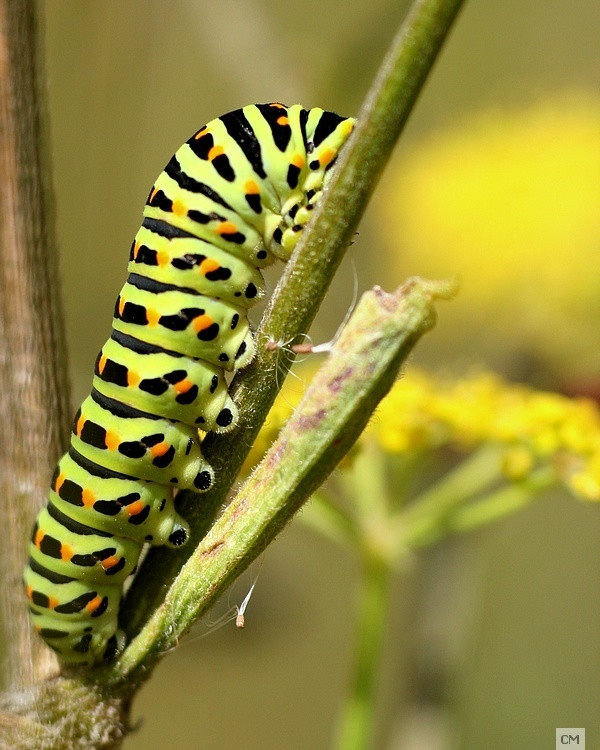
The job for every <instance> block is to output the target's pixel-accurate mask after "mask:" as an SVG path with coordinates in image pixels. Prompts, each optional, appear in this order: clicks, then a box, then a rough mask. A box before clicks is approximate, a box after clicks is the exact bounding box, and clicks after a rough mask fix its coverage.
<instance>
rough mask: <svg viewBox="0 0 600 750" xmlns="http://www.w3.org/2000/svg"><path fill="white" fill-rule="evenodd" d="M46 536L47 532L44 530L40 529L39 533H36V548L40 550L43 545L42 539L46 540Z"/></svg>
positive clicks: (34, 540) (34, 539) (34, 541)
mask: <svg viewBox="0 0 600 750" xmlns="http://www.w3.org/2000/svg"><path fill="white" fill-rule="evenodd" d="M45 536H46V533H45V531H44V530H43V529H38V530H37V531H36V532H35V536H34V538H33V543H34V544H35V546H36V547H37V548H38V549H39V548H40V544H41V543H42V539H43V538H44V537H45Z"/></svg>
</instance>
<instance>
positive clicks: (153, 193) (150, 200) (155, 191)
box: [148, 187, 158, 203]
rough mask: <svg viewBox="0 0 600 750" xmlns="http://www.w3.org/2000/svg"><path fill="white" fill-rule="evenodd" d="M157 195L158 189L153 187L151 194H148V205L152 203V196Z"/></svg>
mask: <svg viewBox="0 0 600 750" xmlns="http://www.w3.org/2000/svg"><path fill="white" fill-rule="evenodd" d="M157 193H158V188H157V187H153V188H152V192H151V193H150V197H149V198H148V203H152V201H153V200H154V196H155V195H156V194H157Z"/></svg>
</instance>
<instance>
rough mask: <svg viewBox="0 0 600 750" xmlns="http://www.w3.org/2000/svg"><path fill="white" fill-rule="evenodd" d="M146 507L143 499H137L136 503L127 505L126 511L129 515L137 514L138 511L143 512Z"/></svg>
mask: <svg viewBox="0 0 600 750" xmlns="http://www.w3.org/2000/svg"><path fill="white" fill-rule="evenodd" d="M144 507H145V505H144V503H143V502H142V501H141V500H136V501H135V503H131V504H130V505H126V506H125V513H127V515H128V516H137V514H138V513H141V512H142V511H143V510H144Z"/></svg>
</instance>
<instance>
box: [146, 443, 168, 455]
mask: <svg viewBox="0 0 600 750" xmlns="http://www.w3.org/2000/svg"><path fill="white" fill-rule="evenodd" d="M168 450H169V444H168V443H165V442H163V443H157V444H156V445H153V446H152V448H150V453H151V454H152V455H153V456H164V455H165V453H166V452H167V451H168Z"/></svg>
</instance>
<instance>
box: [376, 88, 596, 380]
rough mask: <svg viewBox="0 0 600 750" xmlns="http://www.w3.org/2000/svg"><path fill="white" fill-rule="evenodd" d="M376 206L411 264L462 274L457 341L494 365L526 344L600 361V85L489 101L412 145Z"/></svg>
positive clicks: (584, 364) (449, 341)
mask: <svg viewBox="0 0 600 750" xmlns="http://www.w3.org/2000/svg"><path fill="white" fill-rule="evenodd" d="M377 209H378V210H379V212H380V216H381V219H382V221H381V222H380V223H379V226H380V227H382V229H383V230H384V231H383V232H382V237H383V242H384V243H385V246H386V247H387V249H388V251H389V253H388V257H389V258H390V259H391V260H390V261H389V262H391V263H394V264H395V265H396V267H397V269H398V271H399V273H400V274H401V275H413V274H419V275H423V276H425V277H431V278H444V277H446V276H449V275H452V274H457V273H458V274H459V275H460V277H461V280H462V281H461V294H460V297H459V298H458V299H457V301H456V302H455V303H454V304H453V305H452V310H448V314H447V315H445V321H444V331H443V334H444V337H445V340H446V345H447V349H448V348H450V347H451V346H452V345H453V342H457V341H460V344H459V346H460V351H461V352H462V353H463V354H464V353H465V348H468V347H470V348H471V352H469V354H470V355H471V356H473V354H480V355H481V357H482V358H483V359H484V360H487V361H488V362H489V361H493V362H495V363H496V364H495V366H497V365H498V363H499V361H500V363H501V364H502V366H504V365H503V363H502V358H503V357H508V358H509V359H510V358H511V357H515V356H517V355H518V354H522V353H523V352H526V353H528V354H533V355H534V356H535V357H536V358H537V359H540V360H542V361H544V362H549V363H551V364H552V366H553V367H554V368H555V370H556V371H557V372H564V373H565V374H566V373H567V367H568V373H569V375H573V374H578V375H590V374H592V373H596V372H597V371H598V368H599V367H600V337H599V336H598V325H597V321H598V318H599V316H600V275H599V274H598V268H599V266H600V263H599V260H600V98H598V96H597V94H591V93H589V94H584V93H579V94H577V93H573V92H570V93H569V92H567V93H562V94H556V95H555V96H553V97H551V98H548V99H546V100H541V101H539V102H537V103H534V104H532V105H530V106H529V107H527V108H525V109H522V110H515V111H502V110H500V109H497V110H492V111H485V112H480V113H478V114H475V115H474V116H473V117H472V119H471V120H470V121H468V122H463V123H461V124H460V126H458V127H457V126H454V127H453V128H452V129H449V130H447V131H445V132H438V133H436V134H433V135H431V136H429V137H428V138H427V139H426V140H424V141H422V142H420V143H417V144H415V145H411V148H410V151H405V152H401V154H400V155H399V157H398V159H397V160H396V161H395V162H393V163H392V164H391V165H390V169H389V171H388V176H387V179H386V181H385V187H384V191H383V197H382V199H381V200H380V201H378V203H377ZM390 227H393V231H390ZM476 330H478V331H479V332H480V333H479V335H477V334H475V335H474V331H476ZM483 330H485V336H484V335H482V334H481V332H482V331H483ZM465 344H466V347H465ZM447 349H445V353H447ZM574 369H575V370H576V371H577V372H575V373H574V372H573V370H574Z"/></svg>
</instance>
